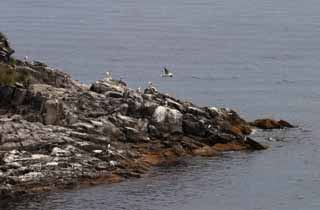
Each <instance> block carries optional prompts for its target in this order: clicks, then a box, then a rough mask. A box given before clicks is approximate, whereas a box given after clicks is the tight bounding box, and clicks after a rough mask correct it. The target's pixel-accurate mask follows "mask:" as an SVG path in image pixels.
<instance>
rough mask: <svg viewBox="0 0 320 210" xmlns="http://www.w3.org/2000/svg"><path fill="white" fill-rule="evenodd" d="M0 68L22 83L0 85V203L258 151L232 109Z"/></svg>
mask: <svg viewBox="0 0 320 210" xmlns="http://www.w3.org/2000/svg"><path fill="white" fill-rule="evenodd" d="M0 48H1V47H0ZM0 67H1V68H0V71H4V70H3V69H6V70H7V71H12V72H14V73H15V74H16V75H24V76H25V77H26V78H27V79H24V81H27V82H25V83H21V82H18V81H17V82H13V83H12V82H11V84H10V85H9V84H4V83H3V84H2V85H1V86H0V197H1V198H2V199H4V198H10V197H12V196H14V195H17V194H21V193H25V192H38V191H47V190H54V189H61V188H62V189H64V188H68V187H76V186H81V185H90V184H97V183H101V182H117V181H121V180H123V179H127V178H130V177H140V176H142V175H143V174H144V173H145V172H146V171H147V170H148V169H149V168H150V166H153V165H159V164H161V163H164V162H167V161H174V160H176V159H177V158H178V157H182V156H188V155H202V156H212V155H216V154H219V153H220V152H223V151H226V150H256V149H264V148H265V147H264V146H262V145H260V144H259V143H257V142H255V141H254V140H252V139H251V138H249V137H248V135H249V134H250V133H251V130H252V126H255V125H258V124H259V123H260V124H259V125H264V124H263V122H262V121H261V120H260V121H257V122H256V123H251V124H250V123H248V122H246V121H245V120H244V119H242V118H240V117H239V115H238V114H237V113H236V112H235V111H233V110H229V109H224V108H216V107H199V106H197V105H195V104H193V103H191V102H187V101H182V100H178V99H176V98H173V97H171V96H169V95H166V94H162V93H160V92H158V91H157V90H156V89H155V88H154V87H152V86H150V87H148V88H146V89H145V90H144V91H141V90H134V89H130V88H129V87H127V85H126V84H125V83H124V82H123V81H120V80H114V79H112V78H111V77H107V78H104V79H102V80H99V81H97V82H95V83H94V84H92V85H91V86H87V85H83V84H80V83H79V82H76V81H74V80H72V79H71V77H70V76H69V75H67V74H66V73H64V72H62V71H59V70H56V69H52V68H50V67H48V66H47V65H46V64H43V63H40V62H28V61H19V60H16V62H15V63H14V64H10V63H8V62H7V60H2V63H1V64H0ZM0 73H1V72H0ZM0 75H1V74H0ZM26 75H27V76H26ZM0 84H1V78H0ZM268 122H269V121H268ZM272 122H273V121H272ZM275 123H277V122H275ZM269 124H270V123H269ZM277 125H279V124H277ZM281 125H283V126H282V127H276V128H283V127H290V126H289V125H290V124H284V123H282V124H281ZM274 127H275V126H274ZM269 128H273V127H272V126H271V127H269Z"/></svg>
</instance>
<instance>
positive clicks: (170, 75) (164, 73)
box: [161, 67, 173, 77]
mask: <svg viewBox="0 0 320 210" xmlns="http://www.w3.org/2000/svg"><path fill="white" fill-rule="evenodd" d="M161 76H162V77H173V73H172V72H170V71H169V70H168V69H167V68H166V67H164V68H163V73H162V75H161Z"/></svg>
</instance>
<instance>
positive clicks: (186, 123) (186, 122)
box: [183, 114, 207, 136]
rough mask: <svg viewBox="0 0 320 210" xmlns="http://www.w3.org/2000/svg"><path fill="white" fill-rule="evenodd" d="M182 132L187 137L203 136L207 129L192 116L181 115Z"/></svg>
mask: <svg viewBox="0 0 320 210" xmlns="http://www.w3.org/2000/svg"><path fill="white" fill-rule="evenodd" d="M183 131H184V133H185V134H187V135H194V136H205V135H206V131H207V128H206V126H205V124H204V123H203V122H202V121H200V120H199V119H197V118H196V117H195V116H194V115H192V114H185V115H183Z"/></svg>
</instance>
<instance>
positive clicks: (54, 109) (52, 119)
mask: <svg viewBox="0 0 320 210" xmlns="http://www.w3.org/2000/svg"><path fill="white" fill-rule="evenodd" d="M43 107H44V108H43V112H42V116H43V122H44V124H46V125H57V124H59V123H60V120H61V119H62V118H63V107H62V104H61V103H59V101H58V100H56V99H54V100H47V101H46V102H45V103H44V106H43Z"/></svg>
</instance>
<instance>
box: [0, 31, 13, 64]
mask: <svg viewBox="0 0 320 210" xmlns="http://www.w3.org/2000/svg"><path fill="white" fill-rule="evenodd" d="M13 53H14V50H13V49H12V48H11V47H10V44H9V41H8V39H7V38H6V36H5V35H4V34H3V33H1V32H0V61H2V62H9V60H10V57H11V55H12V54H13Z"/></svg>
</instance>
